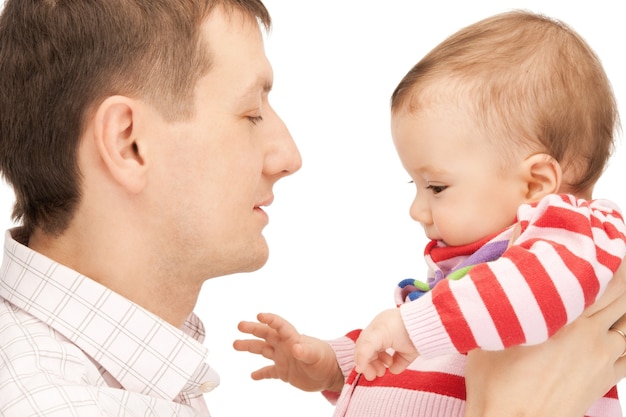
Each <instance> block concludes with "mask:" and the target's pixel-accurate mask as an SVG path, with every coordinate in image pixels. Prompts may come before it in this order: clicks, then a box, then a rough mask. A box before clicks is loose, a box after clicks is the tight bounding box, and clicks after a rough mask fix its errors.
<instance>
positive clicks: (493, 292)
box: [470, 264, 526, 347]
mask: <svg viewBox="0 0 626 417" xmlns="http://www.w3.org/2000/svg"><path fill="white" fill-rule="evenodd" d="M470 277H471V279H472V281H473V282H474V285H475V286H476V289H477V290H478V293H479V294H480V297H481V298H482V299H483V302H484V304H485V307H486V308H487V311H489V315H490V316H491V319H492V320H493V322H494V324H495V326H496V329H497V330H498V334H499V335H500V339H501V340H502V344H503V345H504V347H509V346H513V345H518V344H521V343H524V342H526V336H525V335H524V330H523V329H522V326H521V324H520V322H519V320H518V318H517V314H515V310H514V309H513V306H512V305H511V303H510V302H509V297H508V296H507V294H506V293H505V292H504V289H503V288H502V285H500V282H499V281H498V278H497V277H496V276H495V275H494V273H493V271H492V270H491V268H489V266H488V264H481V265H478V266H476V267H475V268H474V269H472V270H471V272H470ZM504 279H506V277H504Z"/></svg>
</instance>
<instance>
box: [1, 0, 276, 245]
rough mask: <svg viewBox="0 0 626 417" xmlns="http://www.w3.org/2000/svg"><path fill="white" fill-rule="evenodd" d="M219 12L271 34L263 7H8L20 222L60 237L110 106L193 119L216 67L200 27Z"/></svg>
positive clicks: (8, 117)
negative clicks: (86, 145)
mask: <svg viewBox="0 0 626 417" xmlns="http://www.w3.org/2000/svg"><path fill="white" fill-rule="evenodd" d="M215 7H222V8H223V9H224V10H225V11H226V12H228V13H233V12H242V13H244V15H246V16H247V17H250V18H251V19H254V20H255V21H258V22H260V24H262V25H263V26H264V27H265V29H266V30H269V29H270V25H271V19H270V16H269V13H268V12H267V10H266V8H265V6H264V5H263V4H262V2H261V1H260V0H176V1H172V0H7V1H6V3H5V6H4V10H3V11H2V16H1V17H0V170H1V171H2V175H3V177H4V178H5V180H6V181H7V182H8V183H9V184H10V185H12V187H13V189H14V192H15V196H16V203H15V206H14V209H13V219H14V220H15V221H21V222H22V223H23V226H24V227H25V229H26V232H27V233H30V232H31V231H32V230H33V229H34V228H40V229H41V230H43V231H44V232H45V233H49V234H60V233H62V232H63V231H64V230H65V229H66V228H67V226H68V225H69V223H70V221H71V219H72V216H73V214H74V211H75V209H76V206H77V204H78V202H79V199H80V186H81V180H80V178H81V173H80V172H79V169H78V162H77V150H78V146H79V139H80V135H81V134H82V129H83V128H84V123H85V120H86V118H87V117H88V116H89V115H90V113H91V112H93V111H94V110H95V109H96V108H97V106H98V105H99V104H100V103H101V102H102V100H104V99H105V98H106V97H109V96H112V95H117V94H120V95H126V96H129V97H134V98H140V99H143V100H146V101H147V102H149V103H150V104H152V105H154V106H155V107H156V108H157V109H158V110H159V112H160V113H161V114H162V115H163V116H164V117H165V118H166V119H167V120H170V121H174V120H180V119H184V118H188V117H191V116H192V115H193V111H194V109H193V90H194V87H195V85H196V83H197V81H198V80H199V78H200V77H202V76H203V75H205V74H206V73H207V72H208V71H209V70H210V66H211V57H210V56H209V54H208V52H207V48H206V45H205V44H203V42H202V41H201V39H202V38H201V37H200V27H201V25H202V23H203V22H204V21H205V19H206V18H207V17H208V15H209V14H210V13H211V11H212V10H213V9H214V8H215Z"/></svg>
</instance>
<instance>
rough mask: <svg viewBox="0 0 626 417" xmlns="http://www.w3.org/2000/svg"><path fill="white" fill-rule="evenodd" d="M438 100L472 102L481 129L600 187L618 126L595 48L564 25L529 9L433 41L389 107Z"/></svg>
mask: <svg viewBox="0 0 626 417" xmlns="http://www.w3.org/2000/svg"><path fill="white" fill-rule="evenodd" d="M441 99H444V100H450V99H451V100H458V101H457V103H463V104H467V107H468V108H469V109H470V111H471V112H473V114H472V117H475V119H476V121H477V123H478V125H479V126H480V128H481V130H482V131H483V133H484V134H485V135H486V136H487V137H488V138H489V139H490V140H491V141H492V142H493V143H496V144H497V146H499V147H500V148H505V149H508V151H507V152H516V151H520V150H527V151H528V150H530V151H535V152H536V151H537V150H538V151H539V152H545V153H548V154H549V155H551V156H552V157H554V158H555V159H556V160H557V161H558V162H559V163H560V164H561V165H562V167H563V170H564V180H568V184H567V185H568V186H569V187H570V188H571V190H572V191H573V192H582V191H587V190H590V189H592V188H593V185H594V184H595V183H596V181H597V180H598V178H599V177H600V175H601V174H602V172H603V171H604V169H605V167H606V164H607V162H608V159H609V157H610V156H611V153H612V151H613V147H614V135H615V134H616V133H617V131H618V129H619V115H618V111H617V104H616V100H615V97H614V94H613V90H612V88H611V84H610V82H609V80H608V78H607V76H606V74H605V72H604V69H603V68H602V64H601V62H600V60H599V59H598V57H597V56H596V54H595V53H594V51H593V50H592V49H591V48H590V47H589V45H588V44H587V43H586V42H585V41H584V40H583V39H582V38H581V37H580V36H579V35H578V34H577V33H576V32H575V31H574V30H572V29H571V28H570V27H569V26H567V25H566V24H564V23H563V22H560V21H557V20H554V19H551V18H548V17H545V16H542V15H538V14H534V13H531V12H526V11H511V12H506V13H502V14H498V15H495V16H493V17H490V18H487V19H484V20H481V21H479V22H477V23H474V24H472V25H470V26H467V27H465V28H463V29H461V30H460V31H458V32H456V33H455V34H453V35H452V36H450V37H449V38H447V39H446V40H445V41H443V42H442V43H440V44H439V45H438V46H436V47H435V48H434V49H433V50H432V51H431V52H429V53H428V54H427V55H426V56H425V57H424V58H423V59H422V60H421V61H419V62H418V63H417V64H416V65H415V66H414V67H413V68H412V69H411V70H410V71H409V72H408V73H407V74H406V76H405V77H404V78H403V79H402V81H401V82H400V84H399V85H398V86H397V88H396V90H395V91H394V92H393V95H392V98H391V108H392V113H394V114H397V113H399V112H416V111H419V110H420V109H422V108H424V107H425V106H428V105H429V103H433V102H434V101H437V100H441ZM538 148H539V149H538ZM505 159H506V158H505Z"/></svg>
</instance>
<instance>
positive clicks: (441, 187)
mask: <svg viewBox="0 0 626 417" xmlns="http://www.w3.org/2000/svg"><path fill="white" fill-rule="evenodd" d="M446 188H448V186H447V185H432V184H431V185H429V186H428V187H426V189H428V190H432V192H433V194H439V193H440V192H442V191H443V190H445V189H446Z"/></svg>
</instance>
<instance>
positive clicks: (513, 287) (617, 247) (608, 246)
mask: <svg viewBox="0 0 626 417" xmlns="http://www.w3.org/2000/svg"><path fill="white" fill-rule="evenodd" d="M519 220H520V223H521V225H522V231H521V234H520V236H519V238H518V239H517V240H516V241H515V242H514V243H515V244H514V245H512V246H511V247H510V248H509V249H508V250H507V251H506V252H505V253H504V254H503V256H502V257H500V258H499V259H497V260H495V261H492V262H488V263H483V264H479V265H477V266H475V267H474V268H473V269H471V270H470V271H469V273H468V275H467V276H465V277H463V278H462V279H460V280H458V281H452V280H444V281H442V282H440V283H439V284H438V285H437V286H436V287H435V288H434V289H433V290H432V291H431V292H429V293H426V294H425V295H424V296H423V297H421V298H419V299H418V300H416V301H414V302H410V303H405V304H403V305H402V306H401V307H400V310H401V314H402V317H403V319H404V322H405V325H406V327H407V330H408V332H409V334H410V335H411V338H412V340H413V342H414V343H415V345H416V348H417V349H418V351H419V352H420V354H422V355H437V354H443V353H450V352H462V353H466V352H469V351H470V350H472V349H475V348H482V349H487V350H500V349H503V348H507V347H510V346H515V345H520V344H537V343H541V342H543V341H545V340H547V339H548V337H550V336H552V335H553V334H554V333H555V332H556V331H558V330H559V329H560V328H561V327H563V326H564V325H565V324H567V323H570V322H571V321H573V320H574V319H575V318H576V317H578V316H579V315H580V314H581V313H582V311H583V310H584V309H585V308H586V307H588V306H589V305H590V304H592V303H593V302H594V301H595V300H596V299H597V297H598V296H599V295H600V294H601V293H602V292H603V291H604V289H605V287H606V285H607V283H608V281H609V280H610V279H611V278H612V276H613V274H614V272H615V270H616V269H617V267H618V266H619V264H620V262H621V259H622V257H623V256H624V254H625V248H626V244H625V239H626V237H625V235H624V234H625V232H626V227H625V226H624V222H623V219H622V217H621V215H620V214H619V213H618V212H617V211H616V209H614V207H612V206H611V204H610V203H608V202H606V203H605V204H604V203H602V202H599V201H596V202H585V201H583V200H576V199H574V198H573V197H571V196H570V197H568V196H558V195H552V196H550V197H549V198H545V199H544V200H542V201H541V202H540V203H539V204H538V205H537V207H530V206H523V207H522V208H521V209H520V212H519Z"/></svg>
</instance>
